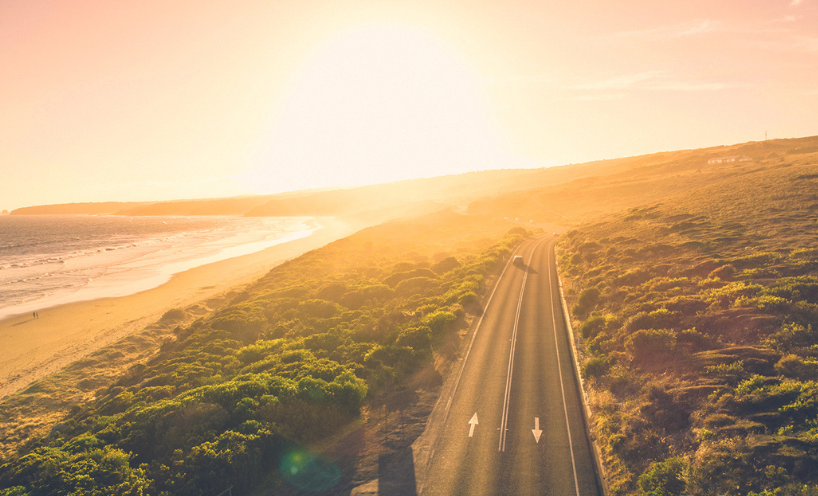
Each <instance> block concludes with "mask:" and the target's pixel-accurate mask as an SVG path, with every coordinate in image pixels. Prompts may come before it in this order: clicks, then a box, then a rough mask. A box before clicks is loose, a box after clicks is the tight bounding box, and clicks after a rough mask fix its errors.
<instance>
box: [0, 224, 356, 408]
mask: <svg viewBox="0 0 818 496" xmlns="http://www.w3.org/2000/svg"><path fill="white" fill-rule="evenodd" d="M317 221H318V223H319V224H320V225H321V226H322V227H321V228H320V229H317V230H316V231H315V232H313V233H312V234H311V235H309V236H307V237H304V238H301V239H297V240H294V241H290V242H287V243H283V244H280V245H276V246H273V247H270V248H267V249H265V250H262V251H260V252H257V253H253V254H250V255H243V256H239V257H235V258H230V259H227V260H222V261H220V262H215V263H211V264H208V265H202V266H199V267H195V268H193V269H190V270H187V271H185V272H181V273H179V274H176V275H174V276H173V277H172V278H171V279H170V281H168V282H167V283H165V284H163V285H161V286H159V287H156V288H153V289H149V290H147V291H143V292H140V293H136V294H132V295H129V296H122V297H117V298H100V299H96V300H90V301H82V302H77V303H69V304H65V305H61V306H56V307H52V308H48V309H43V310H41V311H40V312H39V318H37V319H34V318H33V317H32V315H31V314H30V313H29V314H24V315H20V316H16V317H10V318H7V319H4V320H0V399H2V398H4V397H7V396H8V395H10V394H12V393H14V392H16V391H19V390H20V389H22V388H24V387H26V386H27V385H29V384H31V383H32V382H34V381H36V380H38V379H41V378H43V377H45V376H48V375H50V374H53V373H55V372H57V371H59V370H61V369H62V368H64V367H66V366H67V365H69V364H71V363H72V362H75V361H76V360H79V359H81V358H83V357H85V356H87V355H88V354H90V353H92V352H94V351H96V350H98V349H100V348H102V347H104V346H106V345H109V344H112V343H114V342H116V341H117V340H119V339H121V338H123V337H124V336H127V335H128V334H130V333H133V332H135V331H138V330H140V329H142V328H144V327H145V326H147V325H148V324H150V323H152V322H155V321H156V320H157V319H159V318H160V317H161V316H162V315H163V314H164V313H165V312H166V311H168V310H170V309H172V308H180V307H186V306H189V305H192V304H194V303H196V302H199V301H202V300H205V299H208V298H211V297H214V296H217V295H219V294H222V293H225V292H226V291H228V290H230V289H231V288H234V287H236V286H240V285H243V284H247V283H250V282H252V281H254V280H255V279H257V278H258V277H260V276H262V275H264V274H265V273H267V272H268V271H269V270H270V269H271V268H273V267H274V266H275V265H278V264H280V263H282V262H284V261H287V260H289V259H292V258H295V257H297V256H299V255H301V254H303V253H305V252H307V251H310V250H313V249H316V248H319V247H321V246H324V245H326V244H327V243H330V242H332V241H334V240H336V239H340V238H342V237H345V236H348V235H349V234H351V233H352V232H354V231H356V230H358V228H359V227H360V226H359V227H355V226H353V225H351V224H349V223H346V222H343V221H339V220H337V219H333V218H320V219H317ZM111 366H112V367H116V366H117V364H111Z"/></svg>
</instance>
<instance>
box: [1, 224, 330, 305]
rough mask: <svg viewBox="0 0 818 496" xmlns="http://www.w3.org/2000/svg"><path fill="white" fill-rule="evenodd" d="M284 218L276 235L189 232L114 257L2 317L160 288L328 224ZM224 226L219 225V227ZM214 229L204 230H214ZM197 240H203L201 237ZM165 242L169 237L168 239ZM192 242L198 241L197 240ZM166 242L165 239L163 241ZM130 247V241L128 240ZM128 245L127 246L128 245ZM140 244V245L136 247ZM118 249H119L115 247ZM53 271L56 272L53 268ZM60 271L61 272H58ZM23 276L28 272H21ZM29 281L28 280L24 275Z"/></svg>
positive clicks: (261, 229) (258, 230) (257, 230)
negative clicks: (174, 279) (75, 282)
mask: <svg viewBox="0 0 818 496" xmlns="http://www.w3.org/2000/svg"><path fill="white" fill-rule="evenodd" d="M275 219H280V220H281V221H283V223H284V224H286V225H287V228H285V229H284V230H282V231H281V232H277V233H275V234H273V235H270V234H268V233H267V229H268V227H266V226H252V227H249V228H248V229H240V230H233V231H232V234H231V235H228V236H223V237H214V238H212V239H201V232H199V231H194V232H183V233H178V234H176V235H172V236H170V237H171V238H176V241H173V242H171V243H165V246H162V247H160V248H159V249H152V250H147V251H144V250H143V251H142V252H141V253H139V252H137V253H135V254H132V255H130V256H129V257H128V258H124V259H120V260H112V261H111V262H109V263H104V264H103V266H104V270H103V272H102V273H101V274H99V275H94V276H93V279H91V277H90V275H88V281H87V282H86V283H85V284H84V285H81V286H76V285H74V286H66V287H64V288H59V289H56V290H55V289H54V288H52V289H50V290H48V289H46V290H45V291H49V292H51V293H52V294H48V295H43V296H41V297H39V298H36V299H33V300H28V301H22V302H19V303H14V304H11V305H9V306H4V307H2V308H0V321H2V320H5V319H7V318H9V317H18V316H22V315H26V314H28V315H31V314H32V313H33V312H41V311H43V310H47V309H50V308H53V307H57V306H61V305H65V304H69V303H76V302H80V301H91V300H97V299H100V298H109V297H119V296H129V295H132V294H135V293H139V292H142V291H146V290H149V289H153V288H156V287H158V286H161V285H162V284H164V283H166V282H168V281H169V280H170V279H171V277H173V276H174V275H175V274H178V273H181V272H184V271H186V270H190V269H193V268H196V267H199V266H202V265H207V264H210V263H214V262H219V261H222V260H227V259H230V258H235V257H239V256H242V255H249V254H252V253H256V252H259V251H262V250H264V249H266V248H269V247H271V246H276V245H279V244H282V243H287V242H289V241H294V240H296V239H299V238H303V237H307V236H309V235H311V234H312V233H313V232H314V231H316V230H317V229H320V228H321V226H322V224H321V222H319V221H318V219H317V218H316V217H305V216H296V217H282V218H275ZM218 230H219V229H215V231H218ZM213 231H214V230H213V229H208V230H207V231H204V232H213ZM196 238H199V239H198V240H197V239H196ZM156 241H157V240H156V239H150V238H148V239H146V240H143V241H141V242H137V245H145V246H150V245H155V242H156ZM162 241H164V239H163V240H162ZM191 241H192V242H191ZM160 244H161V243H160ZM126 245H127V243H126ZM123 246H124V245H123ZM131 246H136V245H131ZM111 249H112V248H105V251H103V249H102V248H100V249H97V250H96V251H97V252H102V253H106V251H107V250H111ZM114 251H118V250H115V249H114ZM66 260H67V262H68V263H65V267H66V269H63V270H67V267H68V264H69V263H74V262H75V260H74V259H73V257H70V256H69V257H66V258H65V259H64V260H63V262H65V261H66ZM77 270H80V271H82V270H83V269H82V268H81V267H72V270H69V271H68V272H69V273H70V272H71V271H77ZM49 272H50V271H49ZM56 274H59V272H56ZM48 275H49V273H45V274H44V275H38V274H34V275H33V276H32V275H26V276H25V277H33V278H34V279H39V278H41V277H43V276H48ZM21 277H22V275H21ZM24 280H25V279H24Z"/></svg>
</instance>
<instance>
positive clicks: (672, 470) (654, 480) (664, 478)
mask: <svg viewBox="0 0 818 496" xmlns="http://www.w3.org/2000/svg"><path fill="white" fill-rule="evenodd" d="M686 470H688V464H687V462H685V461H684V460H683V459H681V458H676V457H674V458H668V459H667V460H665V461H662V462H657V463H654V464H652V465H651V466H650V469H649V470H648V471H647V472H645V473H644V474H642V475H640V476H639V488H640V489H641V490H642V493H643V494H645V495H646V496H679V495H681V494H683V493H684V490H685V488H686V487H687V483H686V482H685V479H684V473H685V471H686Z"/></svg>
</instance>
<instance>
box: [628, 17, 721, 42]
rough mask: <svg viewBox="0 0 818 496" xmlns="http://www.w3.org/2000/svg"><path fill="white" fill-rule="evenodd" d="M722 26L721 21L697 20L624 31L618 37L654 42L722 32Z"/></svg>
mask: <svg viewBox="0 0 818 496" xmlns="http://www.w3.org/2000/svg"><path fill="white" fill-rule="evenodd" d="M723 30H724V25H723V23H722V22H721V21H714V20H712V19H698V20H695V21H688V22H683V23H680V24H672V25H669V26H659V27H655V28H648V29H641V30H637V31H625V32H622V33H619V34H618V35H617V36H619V37H626V38H627V37H635V38H649V39H655V40H664V39H674V38H688V37H691V36H699V35H702V34H707V33H713V32H716V31H723Z"/></svg>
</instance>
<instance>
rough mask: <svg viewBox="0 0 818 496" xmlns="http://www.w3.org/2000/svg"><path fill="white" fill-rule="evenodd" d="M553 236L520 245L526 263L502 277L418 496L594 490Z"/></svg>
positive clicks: (510, 267) (509, 268) (586, 492)
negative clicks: (563, 309) (565, 321)
mask: <svg viewBox="0 0 818 496" xmlns="http://www.w3.org/2000/svg"><path fill="white" fill-rule="evenodd" d="M555 240H556V237H554V236H548V237H545V238H539V239H536V240H532V241H529V242H526V243H525V244H523V245H522V246H521V247H520V248H519V249H518V250H517V253H516V254H517V255H522V256H523V259H524V262H525V264H524V265H513V264H509V265H508V266H507V267H506V269H505V272H504V273H503V275H502V276H501V278H500V281H499V283H498V285H497V287H496V289H495V292H494V294H493V295H492V297H491V299H490V301H489V302H488V305H487V307H486V309H485V314H484V316H483V320H482V322H481V323H480V325H479V327H478V328H477V330H476V331H475V333H476V334H475V335H474V337H473V341H472V342H471V347H470V348H469V349H468V354H467V355H466V356H465V357H464V360H465V365H464V366H463V369H462V372H461V375H460V376H459V380H458V381H457V385H456V386H455V389H454V392H453V394H452V397H451V403H450V406H449V408H448V413H447V415H446V416H445V420H444V422H445V425H444V427H443V429H442V432H441V434H440V436H439V438H438V440H437V442H436V444H435V447H434V452H433V453H432V458H431V463H430V466H429V470H428V474H427V477H426V482H425V484H424V487H423V488H422V491H423V492H422V494H423V496H427V495H429V496H431V495H458V494H463V495H505V494H508V495H527V494H538V495H560V496H569V495H575V496H580V495H581V496H586V495H601V494H602V492H601V490H600V489H599V487H598V486H597V480H596V476H595V473H594V461H593V454H592V451H591V445H590V443H589V441H588V439H587V436H586V430H585V426H584V424H583V417H582V402H581V398H580V396H579V392H578V388H577V385H576V381H577V379H576V376H575V373H574V369H573V364H572V362H571V355H570V350H569V346H570V344H569V340H568V334H567V331H566V329H565V324H564V321H563V317H562V306H561V303H560V299H559V289H558V286H557V276H556V265H555V263H554V251H553V246H554V242H555ZM475 415H476V418H475ZM470 422H471V423H470ZM540 431H541V432H540ZM537 438H539V439H537Z"/></svg>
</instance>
